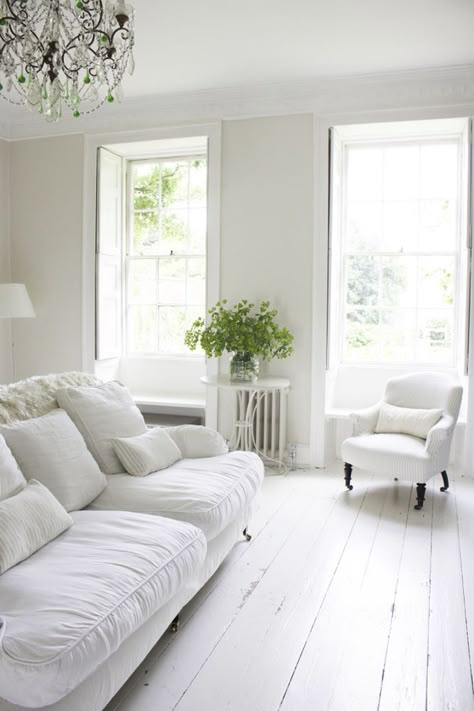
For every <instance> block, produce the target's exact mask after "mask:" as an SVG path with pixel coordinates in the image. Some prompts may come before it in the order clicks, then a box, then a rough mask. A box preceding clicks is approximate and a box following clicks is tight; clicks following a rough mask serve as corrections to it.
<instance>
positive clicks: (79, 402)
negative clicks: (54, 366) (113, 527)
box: [56, 382, 147, 474]
mask: <svg viewBox="0 0 474 711" xmlns="http://www.w3.org/2000/svg"><path fill="white" fill-rule="evenodd" d="M56 399H57V401H58V404H59V406H60V407H62V408H63V409H64V410H66V412H67V413H68V415H69V417H70V418H71V419H72V420H73V422H74V424H75V425H76V427H77V428H78V429H79V431H80V432H81V434H82V436H83V437H84V439H85V441H86V444H87V446H88V448H89V450H90V452H91V453H92V455H93V456H94V457H95V459H96V461H97V463H98V464H99V467H100V468H101V470H102V471H103V472H105V473H106V474H116V473H118V472H123V471H124V467H123V465H122V463H121V462H120V459H119V458H118V457H117V455H116V453H115V450H114V447H113V444H112V439H113V438H114V437H135V436H136V435H140V434H144V433H145V432H146V431H147V428H146V425H145V420H144V419H143V415H142V414H141V412H140V410H139V409H138V407H137V406H136V405H135V403H134V401H133V398H132V396H131V395H130V393H129V391H128V390H127V388H126V387H125V386H124V385H121V384H120V383H117V382H110V383H104V385H97V386H89V387H78V388H62V389H60V390H58V391H57V393H56Z"/></svg>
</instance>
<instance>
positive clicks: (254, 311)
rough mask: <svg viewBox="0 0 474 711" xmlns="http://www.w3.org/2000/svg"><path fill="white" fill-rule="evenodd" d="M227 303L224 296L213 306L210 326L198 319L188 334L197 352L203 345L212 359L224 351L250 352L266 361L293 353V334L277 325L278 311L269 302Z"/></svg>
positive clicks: (190, 343)
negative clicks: (257, 303) (258, 303)
mask: <svg viewBox="0 0 474 711" xmlns="http://www.w3.org/2000/svg"><path fill="white" fill-rule="evenodd" d="M226 304H227V300H226V299H223V300H222V301H218V302H217V304H216V305H215V306H213V307H212V308H211V309H209V311H208V313H209V315H210V319H209V323H208V325H207V326H206V324H205V322H204V319H203V318H198V319H196V320H195V321H194V323H193V324H192V325H191V328H189V329H188V330H187V331H186V334H185V337H184V342H185V343H186V345H187V346H188V348H190V349H191V350H192V351H193V350H195V349H196V348H197V346H198V345H200V346H201V348H202V349H203V351H204V353H205V354H206V356H207V357H208V358H210V357H211V356H215V357H219V356H221V355H222V354H223V352H224V351H229V352H230V353H250V354H252V355H255V356H258V357H259V358H263V360H271V359H272V358H288V356H290V355H291V354H292V353H293V335H292V334H291V333H290V331H289V330H288V329H287V328H285V327H280V326H279V325H278V324H277V322H276V320H275V319H276V316H277V314H278V312H277V310H276V309H272V308H270V303H269V302H268V301H262V302H260V306H255V304H252V303H249V302H248V301H247V300H246V299H242V301H239V303H238V304H236V305H235V306H232V307H227V306H226Z"/></svg>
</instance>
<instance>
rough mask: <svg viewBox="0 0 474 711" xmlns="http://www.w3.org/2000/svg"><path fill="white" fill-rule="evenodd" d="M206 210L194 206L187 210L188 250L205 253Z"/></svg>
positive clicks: (194, 252)
mask: <svg viewBox="0 0 474 711" xmlns="http://www.w3.org/2000/svg"><path fill="white" fill-rule="evenodd" d="M206 231H207V211H206V209H205V208H194V209H192V210H190V212H189V252H190V253H191V254H205V252H206Z"/></svg>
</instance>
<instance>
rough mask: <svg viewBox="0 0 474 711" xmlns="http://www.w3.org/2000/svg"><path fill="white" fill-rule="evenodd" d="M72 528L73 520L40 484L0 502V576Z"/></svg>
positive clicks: (29, 484) (28, 485) (30, 486)
mask: <svg viewBox="0 0 474 711" xmlns="http://www.w3.org/2000/svg"><path fill="white" fill-rule="evenodd" d="M70 526H72V518H71V517H70V516H69V514H68V513H67V512H66V511H65V510H64V508H63V507H62V506H61V504H60V503H59V501H58V500H57V499H55V498H54V496H53V495H52V493H51V492H50V491H48V489H47V488H46V487H45V486H43V485H42V484H40V482H39V481H35V480H34V479H32V480H31V481H30V482H29V483H28V484H27V485H26V486H25V488H24V489H23V490H22V491H20V493H19V494H16V496H10V498H9V499H5V500H4V501H0V574H2V573H4V572H5V571H6V570H8V569H9V568H12V567H13V566H14V565H16V564H17V563H19V562H20V561H22V560H25V558H29V557H30V555H32V554H33V553H35V552H36V551H37V550H39V549H40V548H42V547H43V546H45V545H46V543H49V542H50V541H52V540H53V538H56V537H57V536H59V534H60V533H62V532H63V531H65V530H66V529H67V528H69V527H70Z"/></svg>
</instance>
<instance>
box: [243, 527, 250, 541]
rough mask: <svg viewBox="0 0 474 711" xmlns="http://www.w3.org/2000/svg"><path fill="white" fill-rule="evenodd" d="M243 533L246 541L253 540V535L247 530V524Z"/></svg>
mask: <svg viewBox="0 0 474 711" xmlns="http://www.w3.org/2000/svg"><path fill="white" fill-rule="evenodd" d="M242 533H243V536H244V538H245V540H246V541H251V540H252V535H251V534H250V533H248V532H247V526H245V528H244V530H243V532H242Z"/></svg>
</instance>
